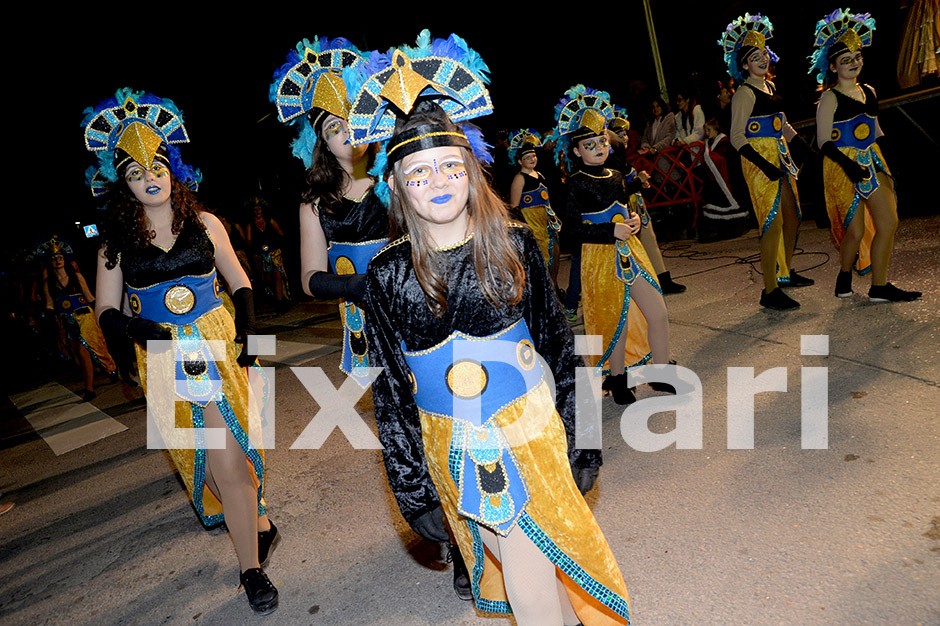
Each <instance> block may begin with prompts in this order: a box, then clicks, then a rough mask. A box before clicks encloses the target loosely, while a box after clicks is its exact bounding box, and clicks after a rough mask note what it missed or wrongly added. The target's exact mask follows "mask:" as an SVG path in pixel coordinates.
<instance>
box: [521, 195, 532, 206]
mask: <svg viewBox="0 0 940 626" xmlns="http://www.w3.org/2000/svg"><path fill="white" fill-rule="evenodd" d="M522 202H523V203H524V204H532V195H531V194H526V195H524V196H522Z"/></svg>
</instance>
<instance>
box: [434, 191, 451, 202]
mask: <svg viewBox="0 0 940 626" xmlns="http://www.w3.org/2000/svg"><path fill="white" fill-rule="evenodd" d="M451 197H452V196H451V195H450V194H449V193H448V194H445V195H443V196H437V197H436V198H431V202H433V203H434V204H447V202H448V201H449V200H450V199H451Z"/></svg>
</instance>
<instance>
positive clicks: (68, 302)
mask: <svg viewBox="0 0 940 626" xmlns="http://www.w3.org/2000/svg"><path fill="white" fill-rule="evenodd" d="M89 307H90V305H89V304H88V301H87V300H85V296H83V295H82V294H80V293H75V294H72V295H68V296H59V298H58V299H57V300H56V301H55V310H56V313H58V314H60V315H74V314H76V313H78V312H79V311H81V310H82V309H87V310H88V311H90V310H91V309H90V308H89Z"/></svg>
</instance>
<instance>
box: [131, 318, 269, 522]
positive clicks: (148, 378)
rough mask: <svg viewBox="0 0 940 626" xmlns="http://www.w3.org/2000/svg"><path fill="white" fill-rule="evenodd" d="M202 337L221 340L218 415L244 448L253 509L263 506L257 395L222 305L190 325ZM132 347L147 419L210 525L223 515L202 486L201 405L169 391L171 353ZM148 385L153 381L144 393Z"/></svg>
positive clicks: (179, 329) (183, 330)
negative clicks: (254, 495)
mask: <svg viewBox="0 0 940 626" xmlns="http://www.w3.org/2000/svg"><path fill="white" fill-rule="evenodd" d="M164 326H166V327H168V328H170V329H171V331H172V332H173V335H174V338H175V337H176V336H177V335H178V336H183V337H185V336H186V335H188V334H190V333H189V332H187V331H188V330H190V331H191V329H190V328H189V327H188V326H170V325H168V324H164ZM193 326H195V327H196V329H197V330H198V332H199V334H200V335H201V336H202V338H204V339H206V340H221V341H219V344H220V345H224V354H219V353H216V352H215V351H214V350H212V346H211V345H210V351H212V352H213V356H214V357H215V359H216V360H215V361H214V363H215V365H216V367H217V368H218V370H219V374H220V377H221V380H222V388H221V390H220V391H219V393H218V394H217V395H216V396H215V397H214V400H213V401H214V402H215V403H216V406H218V408H219V411H220V412H221V413H222V417H223V418H224V419H225V423H226V424H227V426H228V428H229V431H231V433H232V435H233V437H234V438H235V441H237V442H238V444H239V445H240V446H241V448H242V451H243V452H244V453H245V463H246V464H247V465H248V469H249V474H250V475H251V478H252V481H253V482H254V484H255V487H256V489H257V493H258V514H259V515H261V514H262V513H264V511H265V502H264V497H263V496H264V450H263V449H262V448H258V447H255V445H254V443H257V444H258V445H262V444H261V420H260V411H261V405H260V398H259V399H256V397H255V394H253V393H252V391H251V387H250V385H249V384H248V370H247V369H246V368H243V367H239V366H238V363H237V362H236V359H237V358H238V355H239V354H240V353H241V346H240V345H238V344H236V343H235V342H234V341H232V339H233V338H234V337H235V322H234V320H233V319H232V316H231V315H230V314H229V312H228V311H227V310H226V309H225V308H224V307H218V308H216V309H213V310H212V311H209V312H208V313H206V314H205V315H203V316H202V317H200V318H199V319H198V320H196V322H195V323H194V324H193ZM136 348H137V367H138V370H139V372H140V381H141V383H142V384H143V387H144V394H145V396H146V398H147V419H148V420H149V419H153V420H154V421H155V422H156V424H157V428H158V429H159V431H160V435H161V437H162V438H163V442H164V445H165V447H166V448H167V451H168V452H169V455H170V458H171V459H172V460H173V464H174V465H175V466H176V469H177V471H179V473H180V476H181V477H182V479H183V483H184V484H185V485H186V488H187V489H188V490H189V495H190V498H191V499H192V501H193V506H195V508H196V512H197V513H199V515H200V516H201V517H202V520H203V523H205V524H206V525H212V524H216V523H219V522H221V521H223V520H224V515H223V511H222V501H221V500H220V499H219V496H218V495H217V494H215V493H213V492H212V490H211V489H209V487H208V485H206V481H205V479H206V449H205V444H204V442H199V441H196V438H195V432H194V431H193V429H194V428H201V427H203V426H204V425H205V422H204V419H203V407H201V406H199V405H198V404H195V403H192V402H188V401H185V400H182V399H181V398H179V397H178V396H176V394H175V393H174V391H173V390H174V389H175V378H176V363H175V353H174V351H173V350H169V351H167V352H165V353H162V354H160V353H148V352H147V350H146V349H145V348H144V347H142V346H141V345H140V344H136ZM148 384H150V385H151V386H153V385H156V390H153V391H154V392H153V393H148V389H147V387H148Z"/></svg>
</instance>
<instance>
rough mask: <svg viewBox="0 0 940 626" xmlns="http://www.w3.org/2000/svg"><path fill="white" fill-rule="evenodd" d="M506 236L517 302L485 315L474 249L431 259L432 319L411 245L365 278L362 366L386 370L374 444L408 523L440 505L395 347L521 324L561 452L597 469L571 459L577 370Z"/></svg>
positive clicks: (528, 257)
mask: <svg viewBox="0 0 940 626" xmlns="http://www.w3.org/2000/svg"><path fill="white" fill-rule="evenodd" d="M509 233H510V237H511V239H512V241H513V243H514V244H515V245H516V247H517V248H518V250H519V256H520V258H521V259H522V263H523V266H524V267H525V270H526V285H525V289H524V293H523V296H522V301H521V302H520V303H519V304H517V305H515V306H498V307H497V306H494V305H493V304H491V303H490V301H489V300H487V299H486V296H485V295H484V294H483V290H482V289H481V288H480V282H479V280H478V279H477V275H476V272H475V271H474V268H473V255H472V250H473V239H472V238H471V239H469V240H468V241H466V242H465V243H462V244H460V245H458V246H455V247H453V248H450V249H445V250H442V251H440V252H439V254H441V255H442V256H443V258H444V261H445V263H446V266H447V268H448V271H447V274H446V283H447V285H448V286H449V292H448V296H447V311H446V313H444V315H443V316H441V317H434V315H433V314H432V313H431V310H430V309H429V308H428V305H427V301H426V300H425V297H424V291H423V290H422V289H421V286H420V284H419V283H418V279H417V277H416V276H415V272H414V267H413V265H412V261H411V242H410V240H409V239H408V237H407V236H406V237H403V238H401V239H399V240H397V241H396V242H394V243H393V244H391V245H390V246H389V247H388V248H386V249H385V250H383V251H382V252H380V253H379V254H378V255H376V257H375V258H374V259H372V262H371V263H370V265H369V271H368V274H367V297H366V304H365V307H366V317H367V318H368V319H369V322H370V323H369V324H368V325H367V332H368V336H369V358H370V359H371V360H372V363H370V365H371V366H373V367H383V368H385V369H384V370H383V372H382V373H381V374H380V375H379V377H378V379H377V380H376V381H375V382H374V383H373V384H372V397H373V399H374V402H375V417H376V422H377V424H378V431H379V439H380V440H381V442H382V445H383V446H384V447H385V449H384V451H383V455H384V458H385V470H386V473H387V474H388V481H389V485H390V486H391V488H392V491H393V492H394V493H395V497H396V498H397V500H398V506H399V508H400V509H401V512H402V515H403V516H404V518H405V519H406V520H407V521H408V522H412V521H414V520H416V519H417V518H418V517H420V516H421V515H423V514H424V513H426V512H428V511H431V510H433V509H435V508H437V507H438V506H439V505H440V501H439V499H438V496H437V491H436V490H435V488H434V485H433V483H432V482H431V477H430V475H429V474H428V468H427V464H426V462H425V460H424V448H423V445H422V440H421V419H420V417H419V415H418V409H417V406H416V404H415V401H414V396H413V395H412V392H411V385H410V384H409V382H408V377H407V374H406V372H408V369H407V366H406V364H405V359H404V355H403V354H402V342H404V346H405V348H406V349H407V350H408V351H414V350H423V349H426V348H430V347H432V346H435V345H437V344H439V343H441V342H442V341H444V340H445V339H447V337H449V336H450V335H451V333H453V332H454V331H455V330H459V331H462V332H464V333H467V334H469V335H474V336H486V335H491V334H493V333H496V332H498V331H500V330H503V329H505V328H507V327H508V326H510V325H511V324H512V323H514V322H516V321H518V320H519V319H520V318H524V319H525V322H526V324H527V325H528V327H529V332H530V333H531V335H532V339H533V341H534V343H535V349H536V351H537V352H538V353H539V354H540V355H541V356H542V358H544V359H545V361H546V363H548V366H549V367H550V368H551V370H552V372H553V374H554V377H555V385H556V406H557V409H558V412H559V414H560V415H561V418H562V421H563V422H564V425H565V430H566V432H567V434H568V452H569V457H570V458H571V459H572V460H573V462H574V463H575V464H576V465H578V466H582V467H590V466H600V464H601V451H600V450H575V449H574V432H575V431H574V419H575V386H574V382H575V371H576V370H575V368H577V367H584V361H583V359H582V358H581V357H579V356H577V355H575V353H574V336H573V335H572V333H571V329H570V328H569V327H568V323H567V321H566V320H565V317H564V314H563V313H562V310H561V305H560V304H559V302H558V300H557V298H556V296H555V289H554V287H553V285H552V281H551V278H550V277H549V275H548V272H547V270H546V269H545V262H544V260H543V257H542V252H541V250H540V248H539V246H538V243H536V241H535V237H534V236H533V235H532V232H531V231H530V230H529V229H528V227H525V226H519V225H515V224H513V225H510V226H509Z"/></svg>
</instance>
